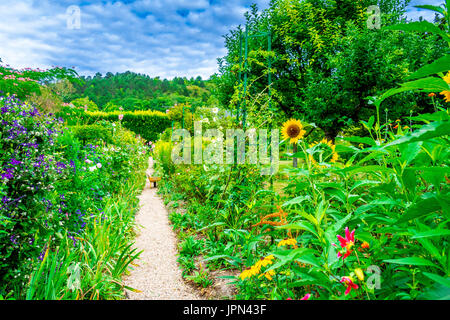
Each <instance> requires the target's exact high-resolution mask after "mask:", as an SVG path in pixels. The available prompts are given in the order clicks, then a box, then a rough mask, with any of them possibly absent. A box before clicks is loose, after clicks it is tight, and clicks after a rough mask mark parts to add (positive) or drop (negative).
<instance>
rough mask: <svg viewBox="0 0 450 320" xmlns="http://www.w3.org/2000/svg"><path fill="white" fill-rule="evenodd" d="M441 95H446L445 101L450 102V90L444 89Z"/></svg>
mask: <svg viewBox="0 0 450 320" xmlns="http://www.w3.org/2000/svg"><path fill="white" fill-rule="evenodd" d="M441 95H443V96H445V98H444V99H445V102H450V91H447V90H446V91H442V92H441Z"/></svg>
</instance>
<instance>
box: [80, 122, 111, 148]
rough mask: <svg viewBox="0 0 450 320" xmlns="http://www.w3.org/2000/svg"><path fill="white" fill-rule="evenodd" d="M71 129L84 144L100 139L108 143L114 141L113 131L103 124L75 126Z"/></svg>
mask: <svg viewBox="0 0 450 320" xmlns="http://www.w3.org/2000/svg"><path fill="white" fill-rule="evenodd" d="M71 130H72V132H73V133H74V135H75V137H76V138H78V139H80V140H81V141H82V142H83V143H84V144H86V142H95V141H99V140H103V141H105V142H107V143H111V142H112V132H111V131H110V130H109V129H107V128H105V127H103V126H101V125H86V126H73V127H71Z"/></svg>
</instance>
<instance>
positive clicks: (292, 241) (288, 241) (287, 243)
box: [278, 239, 297, 247]
mask: <svg viewBox="0 0 450 320" xmlns="http://www.w3.org/2000/svg"><path fill="white" fill-rule="evenodd" d="M296 244H297V240H295V239H285V240H281V241H280V242H279V243H278V246H279V247H284V246H295V245H296Z"/></svg>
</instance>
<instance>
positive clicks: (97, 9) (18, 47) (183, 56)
mask: <svg viewBox="0 0 450 320" xmlns="http://www.w3.org/2000/svg"><path fill="white" fill-rule="evenodd" d="M251 2H252V1H250V0H228V1H227V0H223V1H217V0H215V1H211V0H137V1H122V2H121V1H113V0H110V1H106V2H105V1H102V2H100V1H91V2H88V1H81V0H72V1H70V0H62V1H56V0H54V1H51V0H19V1H16V0H2V1H1V3H0V11H1V12H4V13H5V12H6V13H7V14H2V18H3V19H2V20H0V41H1V43H2V46H1V47H0V57H1V58H2V59H3V61H4V62H5V63H8V64H10V65H12V66H14V67H18V68H22V67H41V68H48V67H50V66H52V65H60V66H67V67H72V66H76V67H77V70H78V71H79V72H80V73H81V74H93V73H95V72H97V71H99V72H102V73H106V72H108V71H110V72H124V71H127V70H130V71H135V72H140V73H146V74H149V75H151V76H161V77H168V78H172V77H174V76H188V77H191V76H194V77H195V76H197V75H201V76H202V77H204V78H208V77H209V76H210V75H211V74H213V73H215V72H216V71H217V61H216V59H217V58H218V57H220V56H223V55H224V54H225V51H224V42H223V38H222V35H224V34H226V33H227V32H228V30H229V29H230V28H231V27H232V26H234V25H236V24H239V23H243V22H244V17H243V15H242V12H243V11H245V8H248V7H249V5H250V3H251ZM259 2H260V3H262V4H263V5H265V6H267V4H268V2H269V0H259ZM210 3H212V5H211V4H210ZM77 4H78V5H79V6H80V8H81V29H79V30H76V29H75V30H70V29H68V28H67V18H68V16H67V14H66V10H67V8H68V7H69V6H71V5H77Z"/></svg>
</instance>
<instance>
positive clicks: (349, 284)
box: [341, 277, 359, 295]
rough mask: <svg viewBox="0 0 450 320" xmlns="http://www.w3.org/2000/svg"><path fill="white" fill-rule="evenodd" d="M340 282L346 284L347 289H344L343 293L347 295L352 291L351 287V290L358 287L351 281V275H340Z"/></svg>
mask: <svg viewBox="0 0 450 320" xmlns="http://www.w3.org/2000/svg"><path fill="white" fill-rule="evenodd" d="M341 283H343V284H345V285H346V286H347V290H345V295H348V294H349V293H350V292H351V291H352V289H353V290H358V289H359V286H358V285H357V284H356V283H354V282H353V279H352V278H351V277H342V280H341Z"/></svg>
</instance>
